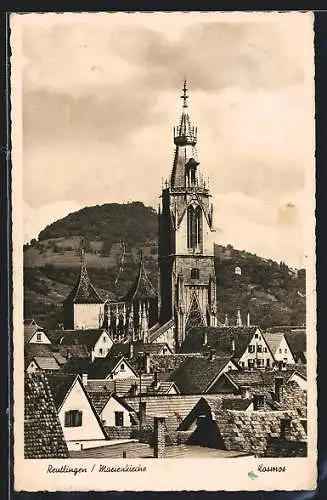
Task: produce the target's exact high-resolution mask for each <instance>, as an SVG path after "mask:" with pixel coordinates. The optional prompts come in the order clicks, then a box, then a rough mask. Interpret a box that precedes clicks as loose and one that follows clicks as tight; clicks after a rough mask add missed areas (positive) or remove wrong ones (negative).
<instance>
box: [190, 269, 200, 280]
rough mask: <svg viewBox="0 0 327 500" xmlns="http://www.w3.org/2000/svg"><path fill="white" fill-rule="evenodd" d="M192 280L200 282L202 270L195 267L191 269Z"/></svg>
mask: <svg viewBox="0 0 327 500" xmlns="http://www.w3.org/2000/svg"><path fill="white" fill-rule="evenodd" d="M191 278H192V279H193V280H198V279H199V278H200V270H199V269H197V268H196V267H194V268H193V269H191Z"/></svg>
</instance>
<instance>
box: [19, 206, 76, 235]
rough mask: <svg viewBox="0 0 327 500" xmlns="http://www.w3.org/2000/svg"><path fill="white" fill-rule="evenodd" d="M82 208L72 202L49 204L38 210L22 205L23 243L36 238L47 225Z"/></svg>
mask: <svg viewBox="0 0 327 500" xmlns="http://www.w3.org/2000/svg"><path fill="white" fill-rule="evenodd" d="M80 208H82V207H81V206H79V205H77V203H74V202H72V201H62V202H57V203H49V204H48V205H42V206H41V207H39V208H33V207H30V206H29V205H28V204H27V203H24V242H25V243H26V242H29V241H31V239H32V238H37V237H38V235H39V233H40V231H41V230H42V229H44V228H45V226H47V225H48V224H51V223H52V222H55V221H56V220H58V219H61V218H62V217H65V216H66V215H68V214H69V213H71V212H75V211H76V210H79V209H80Z"/></svg>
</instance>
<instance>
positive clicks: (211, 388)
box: [205, 359, 238, 392]
mask: <svg viewBox="0 0 327 500" xmlns="http://www.w3.org/2000/svg"><path fill="white" fill-rule="evenodd" d="M231 370H238V366H237V365H236V364H235V363H234V361H232V360H231V359H230V360H229V361H228V363H226V365H225V366H224V367H223V369H222V370H221V371H220V373H218V374H217V376H216V377H215V379H214V380H213V381H212V382H211V383H210V385H209V386H208V387H207V389H206V391H205V392H209V391H210V392H215V391H214V386H215V384H216V382H217V380H219V378H220V377H221V376H222V375H223V374H224V373H226V372H229V371H231Z"/></svg>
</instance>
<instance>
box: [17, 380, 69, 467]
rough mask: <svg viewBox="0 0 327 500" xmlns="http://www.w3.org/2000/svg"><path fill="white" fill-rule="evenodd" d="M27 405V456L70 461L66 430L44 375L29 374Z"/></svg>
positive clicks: (25, 406) (26, 387)
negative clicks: (61, 423)
mask: <svg viewBox="0 0 327 500" xmlns="http://www.w3.org/2000/svg"><path fill="white" fill-rule="evenodd" d="M24 402H25V404H24V457H25V458H27V459H30V458H47V459H50V458H58V459H61V458H68V456H69V453H68V448H67V445H66V441H65V438H64V434H63V430H62V427H61V425H60V422H59V419H58V415H57V410H56V406H55V403H54V400H53V397H52V393H51V390H50V386H49V383H48V379H47V377H46V375H45V374H44V373H34V374H26V375H25V381H24Z"/></svg>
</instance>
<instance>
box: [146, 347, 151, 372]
mask: <svg viewBox="0 0 327 500" xmlns="http://www.w3.org/2000/svg"><path fill="white" fill-rule="evenodd" d="M150 361H151V360H150V354H149V353H148V352H145V353H144V371H145V373H150V372H151V363H150Z"/></svg>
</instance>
